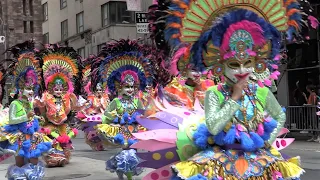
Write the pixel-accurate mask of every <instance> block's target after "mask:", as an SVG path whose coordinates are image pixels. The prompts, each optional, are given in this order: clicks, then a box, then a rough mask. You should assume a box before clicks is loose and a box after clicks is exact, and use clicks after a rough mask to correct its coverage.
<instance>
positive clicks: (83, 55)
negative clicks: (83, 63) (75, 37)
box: [78, 47, 86, 58]
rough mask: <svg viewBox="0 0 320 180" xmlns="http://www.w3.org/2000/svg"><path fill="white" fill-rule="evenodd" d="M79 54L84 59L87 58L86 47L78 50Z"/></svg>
mask: <svg viewBox="0 0 320 180" xmlns="http://www.w3.org/2000/svg"><path fill="white" fill-rule="evenodd" d="M78 54H79V55H80V56H81V57H82V58H85V55H86V51H85V49H84V47H82V48H79V49H78Z"/></svg>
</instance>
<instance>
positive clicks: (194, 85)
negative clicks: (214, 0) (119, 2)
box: [148, 0, 214, 109]
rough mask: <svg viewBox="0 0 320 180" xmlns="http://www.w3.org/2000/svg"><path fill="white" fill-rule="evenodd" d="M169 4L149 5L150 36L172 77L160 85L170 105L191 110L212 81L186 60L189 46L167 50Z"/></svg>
mask: <svg viewBox="0 0 320 180" xmlns="http://www.w3.org/2000/svg"><path fill="white" fill-rule="evenodd" d="M169 4H170V3H169V2H168V1H164V0H159V1H158V3H156V4H153V5H151V6H150V7H149V12H148V15H149V16H148V20H149V26H150V32H151V38H152V39H153V41H154V42H155V45H156V47H157V49H159V50H161V52H162V53H163V54H165V55H166V57H165V58H164V59H163V61H162V62H161V63H162V66H163V67H162V69H164V70H166V72H167V73H169V74H170V75H171V76H173V77H175V78H173V79H171V80H172V81H171V82H170V83H166V84H167V85H166V86H163V87H164V89H163V90H162V92H163V94H164V96H165V97H166V98H167V100H168V101H169V102H170V103H171V104H173V105H176V106H185V107H187V108H189V109H192V108H193V105H194V101H195V99H196V98H199V99H200V100H201V102H202V104H203V100H204V92H205V91H206V90H207V88H208V87H210V86H213V85H214V82H213V81H212V80H209V79H206V78H205V77H203V72H202V71H201V70H199V69H197V68H195V67H192V65H191V64H190V63H189V60H188V57H189V54H188V51H187V50H189V48H190V46H188V45H181V47H179V48H173V49H172V50H171V52H170V47H171V45H170V44H168V43H166V40H165V33H164V32H165V28H166V26H165V21H164V18H163V17H166V16H167V15H168V11H167V9H168V5H169ZM172 47H174V46H172ZM182 57H184V58H182ZM167 69H168V70H167Z"/></svg>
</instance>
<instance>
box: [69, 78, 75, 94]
mask: <svg viewBox="0 0 320 180" xmlns="http://www.w3.org/2000/svg"><path fill="white" fill-rule="evenodd" d="M73 91H74V88H73V84H72V82H71V81H70V80H69V81H68V92H69V93H73Z"/></svg>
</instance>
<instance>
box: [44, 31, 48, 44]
mask: <svg viewBox="0 0 320 180" xmlns="http://www.w3.org/2000/svg"><path fill="white" fill-rule="evenodd" d="M43 44H49V33H45V34H44V35H43Z"/></svg>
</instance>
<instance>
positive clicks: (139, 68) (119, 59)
mask: <svg viewBox="0 0 320 180" xmlns="http://www.w3.org/2000/svg"><path fill="white" fill-rule="evenodd" d="M141 48H142V46H140V45H139V44H138V41H136V40H129V39H120V40H119V41H117V42H112V43H108V44H107V45H106V47H104V48H103V50H102V51H103V52H102V53H104V54H105V55H106V57H105V58H104V59H103V60H102V61H100V62H97V61H96V62H95V63H96V64H95V67H96V68H94V69H93V75H92V77H93V81H94V82H102V85H103V87H105V86H107V87H108V90H109V92H110V93H113V94H115V95H116V96H117V97H116V98H114V99H113V100H112V101H111V102H110V104H109V106H108V108H107V110H106V111H105V113H104V116H103V119H102V123H103V124H101V125H98V126H97V131H98V133H99V135H100V137H101V138H102V139H103V140H105V141H107V142H110V143H112V144H114V145H115V146H118V147H122V148H123V150H122V151H121V152H120V153H118V154H116V155H115V156H113V157H111V158H110V159H109V160H108V161H107V162H106V168H107V170H110V171H111V172H116V173H117V174H118V177H119V179H123V176H124V175H125V176H127V178H128V179H132V176H134V175H139V174H140V173H141V172H142V169H141V168H137V167H136V166H137V164H138V163H139V159H138V158H137V156H136V151H135V150H134V149H130V148H129V147H130V145H132V144H133V143H135V142H136V139H135V138H134V137H133V136H132V135H131V134H132V133H135V132H141V131H145V130H146V129H145V128H144V127H142V126H140V125H139V124H138V123H137V122H136V116H137V115H139V113H138V112H137V110H139V109H143V105H142V103H141V101H140V100H139V98H138V97H137V93H138V91H139V90H141V91H144V90H145V87H146V82H151V81H150V80H149V79H151V78H152V74H151V73H152V72H151V67H150V63H149V60H148V59H146V58H145V57H144V56H143V53H142V49H141ZM102 53H100V54H102Z"/></svg>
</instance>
